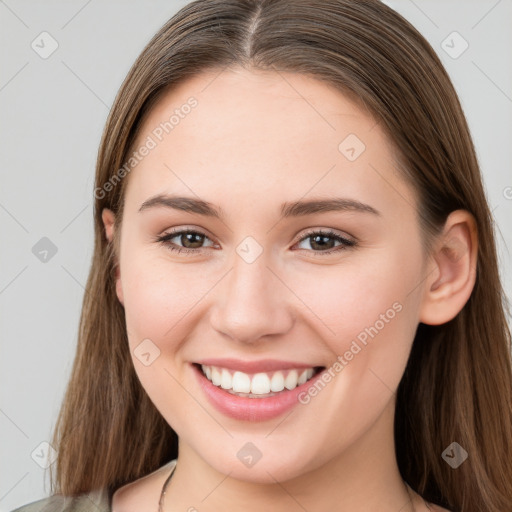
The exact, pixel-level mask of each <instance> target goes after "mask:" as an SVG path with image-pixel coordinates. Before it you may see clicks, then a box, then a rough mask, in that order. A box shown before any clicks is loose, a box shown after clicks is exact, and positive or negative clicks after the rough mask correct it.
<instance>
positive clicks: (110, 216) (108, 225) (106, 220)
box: [101, 208, 124, 306]
mask: <svg viewBox="0 0 512 512" xmlns="http://www.w3.org/2000/svg"><path fill="white" fill-rule="evenodd" d="M101 219H102V220H103V225H104V227H105V235H106V237H107V240H108V241H109V243H113V240H114V229H115V219H116V218H115V215H114V212H113V211H112V210H109V209H108V208H103V211H102V212H101ZM115 278H116V294H117V298H118V299H119V302H120V303H121V304H122V305H123V306H124V297H123V287H122V283H121V271H120V269H119V261H118V260H117V257H116V263H115Z"/></svg>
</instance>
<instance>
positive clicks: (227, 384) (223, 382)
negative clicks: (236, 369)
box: [220, 368, 233, 389]
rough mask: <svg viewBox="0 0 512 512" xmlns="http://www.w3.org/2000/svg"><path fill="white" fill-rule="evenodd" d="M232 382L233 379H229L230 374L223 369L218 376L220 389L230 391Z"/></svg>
mask: <svg viewBox="0 0 512 512" xmlns="http://www.w3.org/2000/svg"><path fill="white" fill-rule="evenodd" d="M232 382H233V378H232V377H231V373H229V372H228V371H227V370H226V369H225V368H223V369H222V373H221V376H220V387H221V388H222V389H231V388H232Z"/></svg>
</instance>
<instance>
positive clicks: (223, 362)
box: [196, 358, 317, 373]
mask: <svg viewBox="0 0 512 512" xmlns="http://www.w3.org/2000/svg"><path fill="white" fill-rule="evenodd" d="M196 363H197V364H200V365H204V366H217V367H220V368H226V369H230V370H239V371H241V372H244V373H259V372H272V371H278V370H291V369H294V368H296V369H301V368H316V367H317V366H315V365H311V364H306V363H299V362H296V361H279V360H277V359H260V360H259V361H243V360H241V359H233V358H210V359H202V360H200V361H196Z"/></svg>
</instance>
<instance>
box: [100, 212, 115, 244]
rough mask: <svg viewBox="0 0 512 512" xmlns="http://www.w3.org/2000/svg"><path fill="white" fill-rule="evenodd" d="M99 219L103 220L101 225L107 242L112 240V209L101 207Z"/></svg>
mask: <svg viewBox="0 0 512 512" xmlns="http://www.w3.org/2000/svg"><path fill="white" fill-rule="evenodd" d="M101 219H102V220H103V226H104V227H105V235H106V237H107V240H108V241H109V242H112V238H113V236H114V222H115V215H114V212H113V211H112V210H109V209H108V208H103V211H102V212H101Z"/></svg>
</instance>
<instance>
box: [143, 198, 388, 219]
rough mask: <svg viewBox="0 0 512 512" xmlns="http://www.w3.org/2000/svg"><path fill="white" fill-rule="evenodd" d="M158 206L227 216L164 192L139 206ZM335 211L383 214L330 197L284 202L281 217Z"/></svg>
mask: <svg viewBox="0 0 512 512" xmlns="http://www.w3.org/2000/svg"><path fill="white" fill-rule="evenodd" d="M156 207H165V208H172V209H174V210H182V211H186V212H189V213H197V214H199V215H204V216H206V217H214V218H217V219H219V220H222V219H223V218H224V217H225V215H224V213H223V210H222V209H221V208H217V207H215V206H214V205H212V204H211V203H209V202H207V201H203V200H202V199H195V198H193V197H184V196H174V195H164V194H158V195H156V196H153V197H151V198H149V199H148V200H146V201H144V202H143V203H142V205H141V207H140V208H139V212H142V211H144V210H148V209H150V208H156ZM333 211H356V212H362V213H371V214H373V215H381V213H380V212H379V211H378V210H376V209H375V208H373V207H372V206H370V205H368V204H365V203H362V202H360V201H356V200H354V199H346V198H329V199H312V200H308V201H293V202H287V203H283V204H282V205H281V218H288V217H301V216H306V215H312V214H314V213H324V212H333Z"/></svg>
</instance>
